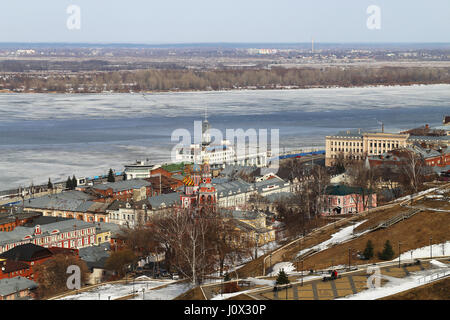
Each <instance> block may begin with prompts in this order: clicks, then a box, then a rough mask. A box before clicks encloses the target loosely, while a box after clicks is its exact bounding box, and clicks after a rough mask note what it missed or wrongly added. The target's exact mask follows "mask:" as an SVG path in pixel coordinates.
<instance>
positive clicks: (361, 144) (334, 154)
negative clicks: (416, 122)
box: [325, 130, 409, 166]
mask: <svg viewBox="0 0 450 320" xmlns="http://www.w3.org/2000/svg"><path fill="white" fill-rule="evenodd" d="M408 138H409V134H395V133H385V132H361V131H360V130H358V131H350V130H349V131H343V132H340V133H338V134H337V135H334V136H327V137H326V138H325V165H326V166H332V165H334V164H335V163H336V161H337V160H338V159H339V158H342V159H354V160H365V159H366V157H367V156H372V155H379V154H383V153H385V152H387V151H391V150H394V149H399V148H404V147H406V146H407V145H408Z"/></svg>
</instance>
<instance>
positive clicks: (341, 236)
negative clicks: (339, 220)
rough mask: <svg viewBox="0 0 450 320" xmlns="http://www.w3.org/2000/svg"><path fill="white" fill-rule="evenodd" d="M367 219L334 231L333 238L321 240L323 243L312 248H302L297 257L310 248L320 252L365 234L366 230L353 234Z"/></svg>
mask: <svg viewBox="0 0 450 320" xmlns="http://www.w3.org/2000/svg"><path fill="white" fill-rule="evenodd" d="M366 221H367V220H363V221H360V222H358V223H355V224H354V225H351V226H348V227H345V228H343V229H341V230H339V231H338V232H336V233H333V234H332V235H331V238H330V239H328V240H326V241H324V242H321V243H319V244H318V245H315V246H313V247H310V248H307V249H303V250H301V251H300V252H299V253H297V257H298V256H301V255H303V254H305V253H306V252H308V251H310V250H312V249H313V250H316V251H318V252H319V251H323V250H326V249H328V248H329V247H332V246H333V245H336V244H339V243H343V242H345V241H347V240H350V239H352V238H353V237H354V236H357V237H358V236H360V235H362V234H364V232H363V233H360V234H353V230H354V229H356V228H357V227H358V226H359V225H361V224H363V223H364V222H366Z"/></svg>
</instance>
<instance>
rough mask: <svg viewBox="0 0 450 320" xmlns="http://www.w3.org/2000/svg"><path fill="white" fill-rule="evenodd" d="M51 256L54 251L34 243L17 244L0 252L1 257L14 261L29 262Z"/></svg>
mask: <svg viewBox="0 0 450 320" xmlns="http://www.w3.org/2000/svg"><path fill="white" fill-rule="evenodd" d="M51 256H52V253H51V251H50V250H48V249H47V248H44V247H41V246H38V245H35V244H32V243H27V244H22V245H20V246H16V247H14V248H12V249H10V250H8V251H6V252H3V253H2V254H0V258H4V259H10V260H13V261H28V262H30V261H35V260H39V259H43V258H47V257H51Z"/></svg>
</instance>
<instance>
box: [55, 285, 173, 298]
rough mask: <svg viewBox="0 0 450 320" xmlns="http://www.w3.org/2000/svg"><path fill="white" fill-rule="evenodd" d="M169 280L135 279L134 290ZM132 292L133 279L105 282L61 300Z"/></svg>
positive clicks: (140, 289) (146, 289)
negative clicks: (121, 281)
mask: <svg viewBox="0 0 450 320" xmlns="http://www.w3.org/2000/svg"><path fill="white" fill-rule="evenodd" d="M167 282H170V281H165V282H162V281H135V283H134V290H135V291H138V292H142V289H143V288H145V291H148V290H149V289H151V288H155V287H158V286H162V285H164V284H166V283H167ZM132 292H133V282H132V281H131V282H129V283H128V284H125V283H119V284H105V285H103V286H99V287H97V288H94V289H92V290H89V291H86V292H81V293H80V294H76V295H71V296H67V297H64V298H61V299H59V300H114V299H117V298H120V297H123V296H126V295H129V294H131V293H132Z"/></svg>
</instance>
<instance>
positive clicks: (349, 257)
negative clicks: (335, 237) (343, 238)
mask: <svg viewBox="0 0 450 320" xmlns="http://www.w3.org/2000/svg"><path fill="white" fill-rule="evenodd" d="M351 250H352V248H348V271H350V267H351Z"/></svg>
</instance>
